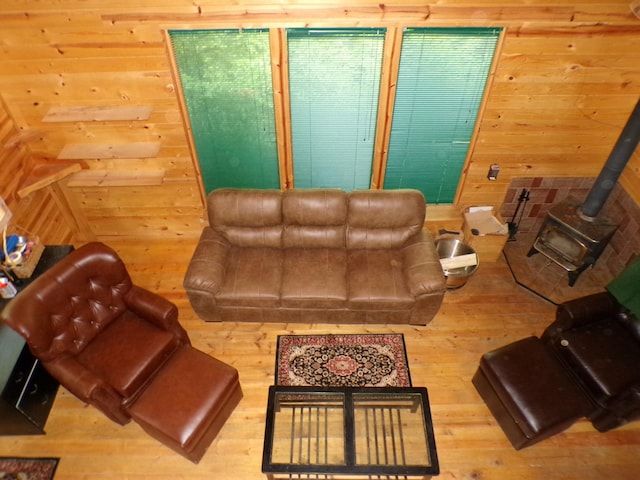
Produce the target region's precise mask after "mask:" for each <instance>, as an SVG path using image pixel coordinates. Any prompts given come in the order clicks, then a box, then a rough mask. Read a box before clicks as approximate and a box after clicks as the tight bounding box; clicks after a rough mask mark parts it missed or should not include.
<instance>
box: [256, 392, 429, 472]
mask: <svg viewBox="0 0 640 480" xmlns="http://www.w3.org/2000/svg"><path fill="white" fill-rule="evenodd" d="M262 471H263V473H265V474H267V476H268V478H271V479H279V478H287V479H291V478H303V477H304V478H308V477H307V476H308V475H322V476H323V478H351V477H353V476H359V475H366V476H372V475H381V476H402V477H403V478H431V477H432V476H434V475H438V474H439V472H440V470H439V465H438V456H437V452H436V444H435V438H434V433H433V423H432V421H431V412H430V409H429V398H428V395H427V389H426V388H423V387H403V388H348V387H327V388H316V387H292V386H272V387H270V388H269V401H268V405H267V419H266V427H265V439H264V451H263V457H262ZM314 478H315V477H314Z"/></svg>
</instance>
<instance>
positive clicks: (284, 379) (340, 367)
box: [275, 334, 411, 387]
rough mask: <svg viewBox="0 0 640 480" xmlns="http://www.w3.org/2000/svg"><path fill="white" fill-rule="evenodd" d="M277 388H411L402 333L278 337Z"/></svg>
mask: <svg viewBox="0 0 640 480" xmlns="http://www.w3.org/2000/svg"><path fill="white" fill-rule="evenodd" d="M275 377H276V378H275V380H276V385H286V386H311V387H410V386H411V377H410V374H409V363H408V361H407V352H406V348H405V344H404V336H403V335H402V334H363V335H360V334H353V335H279V336H278V350H277V354H276V374H275Z"/></svg>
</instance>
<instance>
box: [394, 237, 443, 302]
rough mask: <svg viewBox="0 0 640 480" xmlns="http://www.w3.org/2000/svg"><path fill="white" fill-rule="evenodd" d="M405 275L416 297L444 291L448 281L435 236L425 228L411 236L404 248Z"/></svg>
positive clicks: (411, 291) (410, 290) (408, 285)
mask: <svg viewBox="0 0 640 480" xmlns="http://www.w3.org/2000/svg"><path fill="white" fill-rule="evenodd" d="M402 261H403V265H402V268H403V271H404V277H405V280H406V282H407V287H408V288H409V292H410V293H411V295H413V296H414V297H419V296H420V295H431V294H434V293H442V294H444V292H445V291H446V290H447V282H446V278H445V276H444V272H443V271H442V266H441V265H440V257H439V256H438V252H437V250H436V246H435V242H434V241H433V238H432V237H431V235H430V234H429V232H427V231H426V230H425V229H422V231H421V232H420V233H418V234H417V235H414V236H413V237H411V238H410V239H409V240H407V242H406V243H405V245H404V246H403V249H402Z"/></svg>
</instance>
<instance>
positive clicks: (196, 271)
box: [183, 227, 231, 294]
mask: <svg viewBox="0 0 640 480" xmlns="http://www.w3.org/2000/svg"><path fill="white" fill-rule="evenodd" d="M230 250H231V244H230V243H229V241H228V240H227V239H226V238H225V237H224V236H223V235H222V234H221V233H218V232H216V231H215V230H213V229H212V228H210V227H205V228H204V230H203V231H202V235H200V240H198V245H196V249H195V251H194V252H193V256H192V257H191V261H190V262H189V267H188V268H187V273H186V274H185V277H184V282H183V286H184V288H185V290H187V291H189V290H201V291H204V292H209V293H213V294H215V293H218V292H219V291H220V289H221V288H222V284H223V282H224V272H225V266H226V262H227V259H228V257H229V251H230Z"/></svg>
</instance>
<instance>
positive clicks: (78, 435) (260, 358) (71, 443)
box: [0, 240, 640, 480]
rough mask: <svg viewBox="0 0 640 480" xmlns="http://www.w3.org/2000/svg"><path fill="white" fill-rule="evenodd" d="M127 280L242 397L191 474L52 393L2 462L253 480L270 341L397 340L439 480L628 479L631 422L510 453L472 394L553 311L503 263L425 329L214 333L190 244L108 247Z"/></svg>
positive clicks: (106, 473) (89, 472) (635, 440)
mask: <svg viewBox="0 0 640 480" xmlns="http://www.w3.org/2000/svg"><path fill="white" fill-rule="evenodd" d="M111 245H112V246H113V247H114V248H116V250H118V252H119V253H120V254H121V256H122V257H123V259H124V260H125V262H126V263H127V264H128V266H129V268H130V271H131V275H132V277H133V279H134V281H135V282H136V283H138V284H140V285H142V286H145V287H147V288H149V289H151V290H153V291H156V292H158V293H160V294H162V295H163V296H165V297H167V298H169V299H170V300H172V301H174V302H175V303H176V304H177V305H178V306H179V308H180V315H181V321H182V323H183V325H184V326H185V327H186V329H187V330H188V331H189V333H190V335H191V338H192V341H193V344H194V345H195V346H196V347H197V348H200V349H202V350H204V351H205V352H207V353H209V354H210V355H213V356H215V357H217V358H219V359H221V360H223V361H225V362H228V363H230V364H232V365H234V366H235V367H236V368H237V369H238V370H239V371H240V379H241V383H242V387H243V390H244V399H243V400H242V401H241V403H240V405H239V407H238V408H237V409H236V411H235V412H234V414H233V415H232V417H231V419H230V420H229V421H228V422H227V424H226V425H225V427H224V428H223V430H222V432H221V433H220V435H219V436H218V438H217V439H216V440H215V441H214V443H213V444H212V446H211V448H210V449H209V451H208V453H207V454H206V455H205V456H204V458H203V460H202V461H201V463H200V464H199V465H193V464H191V463H190V462H188V461H187V460H184V459H183V458H182V457H180V456H178V455H177V454H174V453H172V452H171V451H170V450H168V449H167V448H166V447H164V446H163V445H161V444H159V443H158V442H156V441H155V440H153V439H152V438H150V437H148V436H147V435H146V434H144V433H143V432H142V430H141V429H140V428H139V427H138V426H137V425H135V424H133V423H131V424H129V425H127V426H125V427H121V426H118V425H116V424H114V423H112V422H110V421H109V420H107V419H106V417H104V416H102V415H101V414H100V413H98V412H97V411H96V410H95V409H93V408H91V407H85V406H84V405H83V404H82V403H81V402H79V401H78V400H76V399H75V398H74V397H72V396H71V395H70V394H69V393H68V392H67V391H65V390H64V389H61V391H60V393H59V394H58V397H57V399H56V402H55V404H54V407H53V410H52V413H51V416H50V417H49V421H48V423H47V428H46V430H47V434H46V435H44V436H31V437H0V456H7V455H14V456H54V457H60V458H61V461H60V465H59V467H58V472H57V474H56V480H65V479H71V480H80V479H82V480H93V479H95V480H100V479H106V478H113V479H127V480H135V479H144V478H157V479H167V480H169V479H171V480H176V479H190V480H195V479H207V480H210V479H235V480H253V479H262V478H264V476H263V475H262V473H261V472H260V463H261V456H262V442H263V434H264V418H265V407H266V400H267V389H268V387H269V385H271V383H272V381H273V370H274V358H275V346H276V338H277V336H278V335H279V334H291V333H296V334H304V333H311V332H312V333H362V332H371V333H387V332H397V333H403V334H404V336H405V341H406V346H407V353H408V358H409V364H410V368H411V377H412V381H413V384H414V385H416V386H426V387H427V388H428V389H429V395H430V399H431V408H432V415H433V421H434V425H435V434H436V442H437V448H438V455H439V458H440V467H441V474H440V476H439V477H437V478H441V479H447V480H449V479H456V480H463V479H474V480H477V479H484V480H489V479H492V480H497V479H505V480H517V479H520V480H534V479H535V480H538V479H582V480H587V479H594V480H596V479H597V480H601V479H608V480H624V479H629V480H631V479H636V478H638V472H639V467H638V464H639V461H638V451H639V447H640V422H638V423H636V424H633V425H627V426H625V427H624V428H621V429H619V430H617V431H614V432H609V433H606V434H601V433H598V432H597V431H595V430H594V429H593V427H591V425H590V424H589V423H588V422H586V421H580V422H578V423H577V424H576V425H574V426H573V427H572V428H571V429H569V430H568V431H566V432H565V433H563V434H560V435H557V436H556V437H554V438H551V439H549V440H546V441H544V442H542V443H540V444H538V445H535V446H532V447H529V448H527V449H524V450H521V451H515V450H514V449H513V448H512V447H511V445H510V444H509V442H508V441H507V439H506V437H505V436H504V435H503V433H502V431H501V430H500V428H499V427H498V426H497V424H496V423H495V421H494V420H493V417H492V416H491V415H490V413H489V411H488V410H487V408H486V406H485V405H484V403H483V402H482V401H481V399H480V397H479V396H478V394H477V393H476V391H475V389H474V388H473V386H472V384H471V377H472V376H473V374H474V372H475V369H476V367H477V364H478V359H479V358H480V356H481V355H482V354H483V353H484V352H486V351H488V350H491V349H493V348H496V347H499V346H501V345H503V344H505V343H508V342H511V341H513V340H516V339H519V338H522V337H525V336H528V335H538V334H540V333H541V332H542V330H543V328H544V326H545V325H547V324H548V323H549V322H550V321H551V320H552V317H553V313H554V308H553V306H552V305H551V304H548V303H546V302H545V301H543V300H541V299H540V298H539V297H537V296H535V295H533V294H532V293H530V292H528V291H527V290H525V289H523V288H522V287H518V286H517V285H516V284H515V283H514V281H513V279H512V278H511V276H510V273H509V269H508V267H507V265H506V263H505V262H504V260H501V261H499V262H497V263H494V264H488V263H486V264H482V265H481V266H480V268H479V269H478V271H477V272H476V274H475V275H474V276H473V277H472V278H471V279H470V280H469V282H468V283H467V284H466V285H465V286H464V287H462V288H461V289H459V290H456V291H449V292H447V296H446V299H445V303H444V305H443V307H442V309H441V311H440V313H439V314H438V315H437V316H436V318H435V319H434V320H433V322H431V323H430V324H429V325H428V326H426V327H410V326H393V327H388V326H385V325H356V326H345V325H332V324H322V325H318V324H316V325H307V324H296V325H285V324H258V323H246V324H229V323H222V324H213V323H206V324H205V323H204V322H202V321H201V320H199V319H198V318H197V317H196V316H195V314H194V313H193V312H192V310H191V309H190V307H189V304H188V302H187V300H186V296H185V294H184V291H183V290H182V288H181V281H182V278H183V275H184V272H185V270H186V265H187V262H188V257H189V255H190V253H191V252H192V250H193V247H194V241H193V240H184V241H182V242H179V243H178V244H176V243H172V244H166V245H165V244H156V245H153V246H151V247H150V246H148V245H146V244H145V245H144V246H142V245H131V244H118V243H111Z"/></svg>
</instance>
